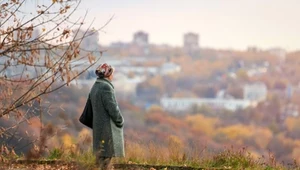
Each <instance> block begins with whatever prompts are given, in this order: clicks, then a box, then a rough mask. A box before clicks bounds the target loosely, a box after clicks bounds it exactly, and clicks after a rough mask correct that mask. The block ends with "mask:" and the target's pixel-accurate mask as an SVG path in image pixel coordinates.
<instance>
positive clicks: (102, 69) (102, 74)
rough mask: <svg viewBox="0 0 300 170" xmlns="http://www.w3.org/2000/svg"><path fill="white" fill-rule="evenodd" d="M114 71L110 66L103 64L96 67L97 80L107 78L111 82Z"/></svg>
mask: <svg viewBox="0 0 300 170" xmlns="http://www.w3.org/2000/svg"><path fill="white" fill-rule="evenodd" d="M114 71H115V69H114V68H113V67H112V66H111V65H108V64H107V63H104V64H100V65H99V66H98V68H97V69H96V71H95V73H96V75H97V76H98V78H108V79H109V80H112V79H113V74H114Z"/></svg>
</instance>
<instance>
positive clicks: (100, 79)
mask: <svg viewBox="0 0 300 170" xmlns="http://www.w3.org/2000/svg"><path fill="white" fill-rule="evenodd" d="M103 81H104V82H107V83H108V84H109V85H111V87H112V88H113V89H114V88H115V87H114V85H113V84H112V83H111V82H110V81H109V80H107V79H106V78H97V80H96V82H103Z"/></svg>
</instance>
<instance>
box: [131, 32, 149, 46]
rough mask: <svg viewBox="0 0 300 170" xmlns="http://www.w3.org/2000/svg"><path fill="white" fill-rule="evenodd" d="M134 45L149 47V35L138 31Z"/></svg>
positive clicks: (135, 34) (134, 38)
mask: <svg viewBox="0 0 300 170" xmlns="http://www.w3.org/2000/svg"><path fill="white" fill-rule="evenodd" d="M133 43H134V44H136V45H138V46H140V47H145V46H148V43H149V42H148V34H147V33H145V32H143V31H138V32H136V33H134V35H133Z"/></svg>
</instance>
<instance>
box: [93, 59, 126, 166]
mask: <svg viewBox="0 0 300 170" xmlns="http://www.w3.org/2000/svg"><path fill="white" fill-rule="evenodd" d="M95 73H96V75H97V76H98V78H97V80H96V82H95V84H94V85H93V87H92V89H91V91H90V94H89V95H90V96H89V97H90V99H91V103H92V109H93V151H94V153H95V154H96V161H97V164H99V166H100V169H110V168H111V167H110V166H111V165H110V162H111V158H112V157H124V156H125V152H124V137H123V124H124V119H123V116H122V114H121V112H120V109H119V107H118V103H117V101H116V98H115V92H114V86H113V85H112V83H111V81H112V79H113V74H114V68H113V67H111V66H110V65H108V64H106V63H105V64H102V65H100V66H99V67H98V68H97V69H96V71H95Z"/></svg>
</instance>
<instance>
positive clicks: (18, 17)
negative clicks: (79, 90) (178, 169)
mask: <svg viewBox="0 0 300 170" xmlns="http://www.w3.org/2000/svg"><path fill="white" fill-rule="evenodd" d="M26 3H27V4H28V3H34V4H35V7H36V8H34V10H35V11H28V9H25V8H24V5H25V6H26ZM79 4H80V0H44V1H42V2H37V1H34V2H32V1H30V0H27V2H26V0H0V119H5V118H9V117H14V118H16V120H18V121H17V123H16V124H15V126H13V127H10V128H4V127H2V125H0V137H1V136H3V135H8V136H13V135H15V134H12V133H11V132H10V133H9V134H8V130H9V129H12V128H16V127H17V125H18V124H19V123H22V122H27V121H28V119H29V118H30V117H31V116H28V115H29V114H30V111H28V110H27V111H26V110H24V109H21V108H24V107H26V108H30V107H31V106H32V105H33V104H35V103H39V104H40V103H41V102H42V101H41V99H42V98H41V97H42V96H43V95H46V94H49V93H52V92H54V91H56V90H58V89H59V88H61V87H63V86H66V85H69V84H70V82H71V81H73V80H74V79H76V78H77V77H78V76H79V75H81V74H82V73H83V72H84V71H86V70H87V69H88V68H90V67H91V66H93V65H94V64H95V63H96V62H97V61H98V60H99V59H100V56H101V55H102V51H95V50H94V51H89V50H85V49H82V48H81V46H80V44H81V42H82V41H83V40H84V39H85V38H86V37H89V36H91V35H93V34H95V33H97V32H98V31H99V30H101V29H102V28H103V27H104V26H105V25H106V24H108V22H109V21H110V20H109V21H108V22H107V23H106V24H105V25H104V26H103V27H102V28H100V29H98V30H96V29H92V27H91V26H92V24H91V25H88V28H87V29H86V31H84V32H82V31H81V32H80V34H79V31H80V30H82V26H83V25H84V22H85V19H86V16H87V13H85V15H84V16H83V17H82V18H78V19H76V20H75V21H72V20H70V18H71V16H72V15H74V13H75V11H76V10H77V9H78V6H79ZM97 50H98V49H97ZM95 53H98V54H101V55H99V57H95V55H94V54H95ZM84 62H88V64H83V63H84ZM78 63H79V64H78ZM35 109H36V108H35ZM32 116H36V115H32Z"/></svg>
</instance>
